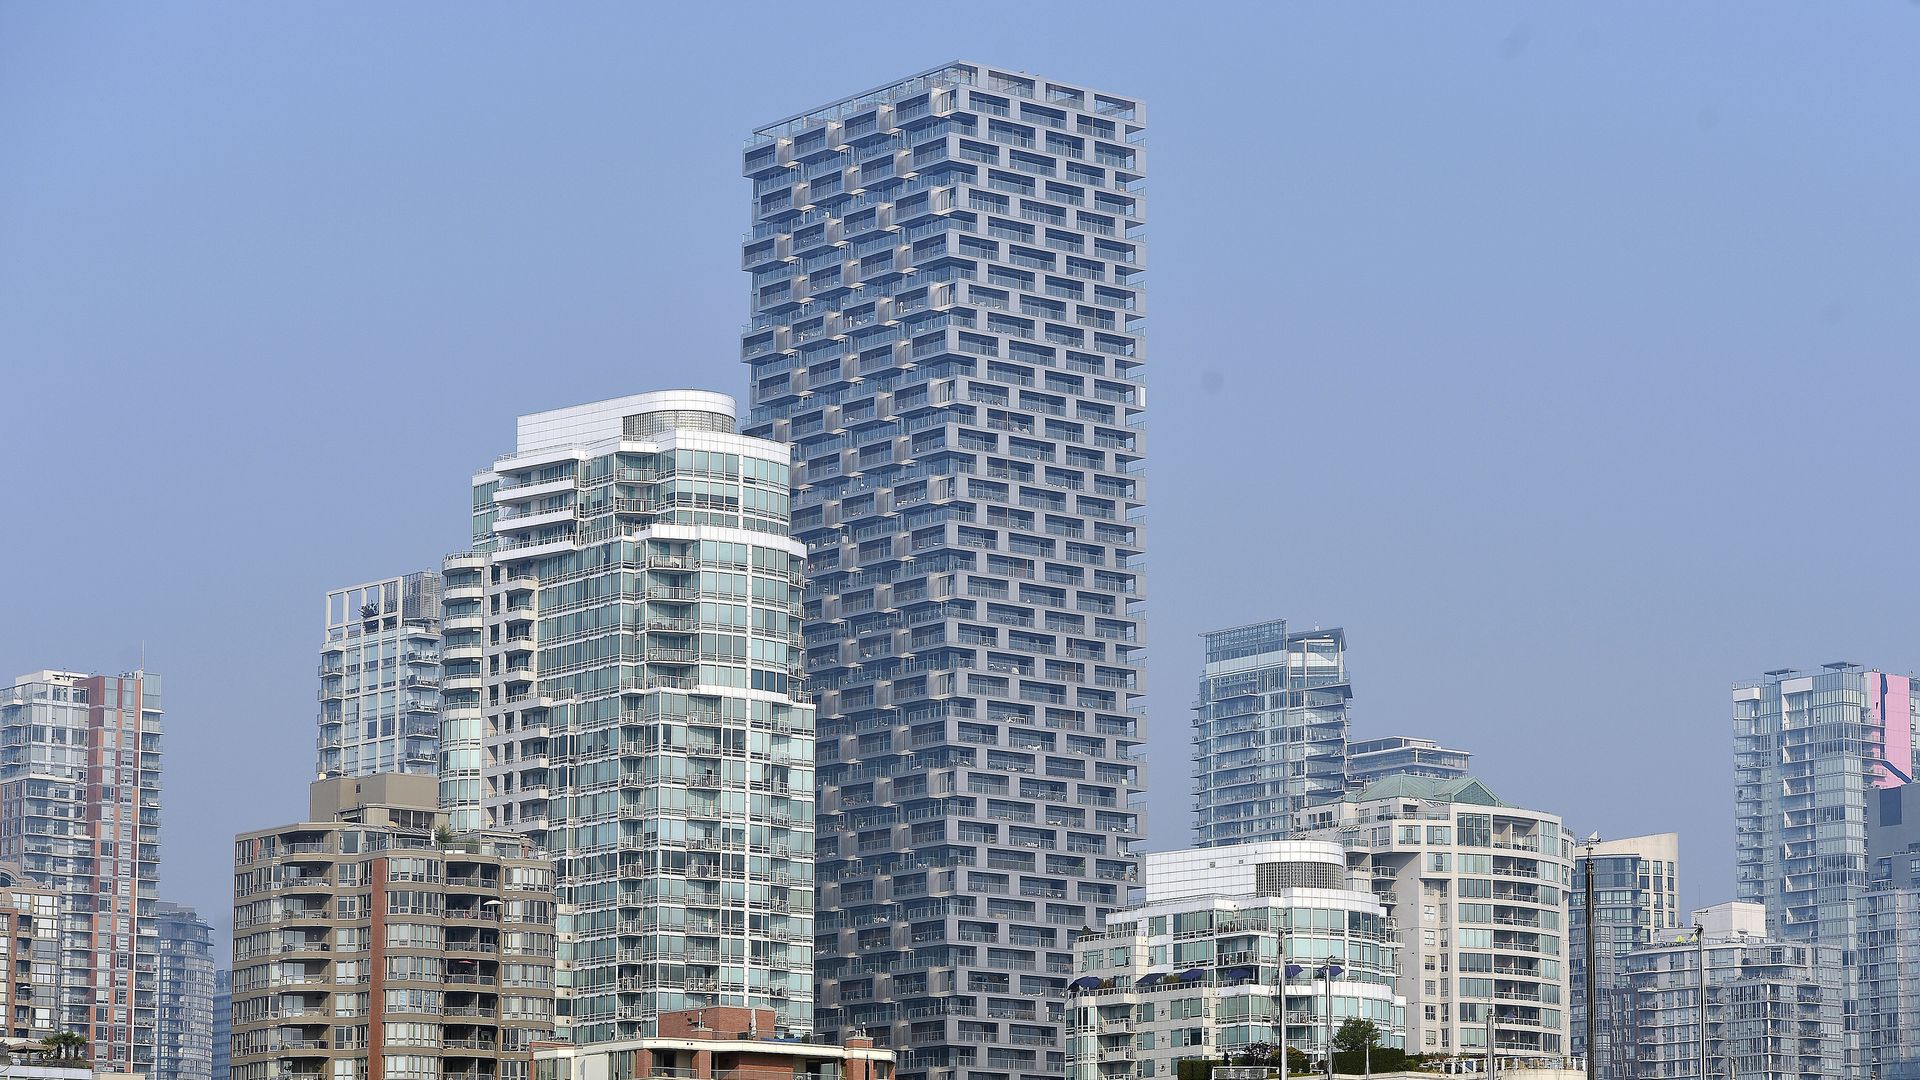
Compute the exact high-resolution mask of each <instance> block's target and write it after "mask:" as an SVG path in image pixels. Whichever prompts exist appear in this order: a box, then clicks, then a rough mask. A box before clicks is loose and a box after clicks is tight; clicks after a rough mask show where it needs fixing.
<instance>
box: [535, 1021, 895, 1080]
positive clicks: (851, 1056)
mask: <svg viewBox="0 0 1920 1080" xmlns="http://www.w3.org/2000/svg"><path fill="white" fill-rule="evenodd" d="M778 1024H779V1014H777V1013H775V1012H774V1011H773V1010H772V1009H748V1008H741V1007H734V1006H717V1007H714V1008H710V1009H689V1010H686V1011H684V1012H667V1013H661V1014H660V1017H659V1020H658V1025H659V1034H657V1035H650V1036H647V1037H645V1038H640V1039H622V1040H619V1041H616V1042H603V1043H594V1044H592V1045H589V1046H574V1045H563V1044H552V1045H547V1046H541V1047H538V1048H536V1049H535V1051H534V1077H535V1080H649V1078H653V1077H672V1078H674V1080H891V1078H892V1076H893V1064H894V1059H893V1051H891V1050H881V1049H876V1048H875V1047H874V1045H873V1040H872V1039H870V1038H867V1037H865V1036H856V1037H852V1038H849V1039H847V1041H846V1043H845V1044H844V1045H837V1046H836V1045H833V1044H831V1043H812V1042H803V1041H801V1040H800V1039H798V1038H796V1037H794V1036H793V1035H792V1034H791V1033H789V1032H788V1031H786V1029H784V1028H781V1027H779V1026H777V1025H778Z"/></svg>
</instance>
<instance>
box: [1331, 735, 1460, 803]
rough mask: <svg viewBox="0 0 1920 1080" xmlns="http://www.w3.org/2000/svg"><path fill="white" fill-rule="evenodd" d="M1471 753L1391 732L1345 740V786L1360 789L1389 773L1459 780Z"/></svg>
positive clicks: (1384, 777)
mask: <svg viewBox="0 0 1920 1080" xmlns="http://www.w3.org/2000/svg"><path fill="white" fill-rule="evenodd" d="M1472 760H1473V755H1472V754H1469V753H1468V752H1467V751H1465V750H1449V749H1447V748H1446V747H1444V746H1441V745H1440V744H1439V743H1437V742H1434V741H1433V740H1432V739H1414V738H1408V737H1406V736H1404V735H1394V736H1390V737H1388V738H1385V739H1364V740H1359V741H1355V742H1350V743H1348V744H1347V790H1349V791H1359V790H1360V789H1361V788H1363V787H1366V786H1367V785H1368V784H1371V783H1373V782H1374V781H1375V780H1385V779H1386V778H1387V777H1389V776H1426V777H1431V778H1432V779H1435V780H1459V779H1461V778H1462V777H1465V776H1466V775H1467V773H1468V771H1469V770H1468V766H1469V764H1470V763H1471V762H1472Z"/></svg>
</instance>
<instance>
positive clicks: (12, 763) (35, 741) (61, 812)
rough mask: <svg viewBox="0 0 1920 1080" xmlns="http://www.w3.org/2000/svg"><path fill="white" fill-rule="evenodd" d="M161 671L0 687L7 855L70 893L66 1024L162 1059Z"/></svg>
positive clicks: (110, 1046)
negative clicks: (158, 1053)
mask: <svg viewBox="0 0 1920 1080" xmlns="http://www.w3.org/2000/svg"><path fill="white" fill-rule="evenodd" d="M160 736H161V694H160V676H158V675H155V674H153V673H151V672H133V673H131V674H126V675H84V674H80V673H77V672H71V671H41V672H35V673H33V674H29V675H24V676H21V677H20V678H19V679H18V680H17V681H16V682H15V683H14V685H13V686H12V687H11V688H9V689H8V690H6V691H5V692H4V696H0V860H4V861H6V862H12V863H18V864H19V865H20V866H21V868H22V869H23V870H24V871H25V872H26V874H27V876H28V877H29V878H31V879H33V881H35V882H36V883H37V884H39V885H41V886H43V887H45V888H47V889H51V890H52V891H53V892H54V893H56V894H58V896H59V898H60V921H61V941H60V956H61V961H60V971H59V976H58V981H57V983H56V984H55V985H53V986H50V987H48V988H47V993H48V995H49V997H50V999H51V1000H53V1001H55V1002H56V1003H57V1004H56V1008H57V1010H58V1012H57V1015H56V1017H55V1024H56V1026H57V1027H60V1028H64V1029H67V1030H70V1031H76V1032H80V1033H83V1034H85V1035H86V1036H87V1040H88V1054H89V1056H90V1058H91V1059H92V1061H93V1062H94V1064H95V1065H97V1066H99V1067H101V1068H103V1069H109V1070H112V1071H115V1072H151V1071H152V1069H153V1066H154V1024H155V1011H154V1010H155V997H154V992H155V986H154V979H155V957H154V947H153V943H154V929H153V905H154V903H155V896H154V894H155V892H156V891H157V890H158V888H159V877H160Z"/></svg>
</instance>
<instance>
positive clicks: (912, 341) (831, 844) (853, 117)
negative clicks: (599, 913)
mask: <svg viewBox="0 0 1920 1080" xmlns="http://www.w3.org/2000/svg"><path fill="white" fill-rule="evenodd" d="M1143 123H1144V114H1143V112H1142V110H1141V107H1140V104H1139V103H1138V102H1137V101H1134V100H1132V99H1129V98H1124V97H1118V96H1115V95H1112V94H1106V93H1100V92H1097V91H1093V90H1089V89H1086V88H1084V87H1080V86H1073V85H1068V84H1065V83H1060V82H1055V81H1052V80H1049V79H1043V78H1038V77H1035V76H1032V75H1023V74H1017V73H1013V72H1008V71H1002V70H996V69H994V68H990V67H985V66H981V65H977V64H968V63H952V64H948V65H945V66H943V67H939V68H935V69H933V70H931V71H927V72H924V73H922V74H919V75H915V76H913V77H911V78H907V79H904V80H902V81H900V82H897V83H893V84H891V85H888V86H883V87H880V88H878V89H876V90H872V91H869V92H867V93H864V94H859V95H856V96H854V97H850V98H846V99H844V100H841V101H836V102H831V103H829V104H826V105H822V106H820V107H818V108H814V109H810V110H808V111H806V112H804V113H802V114H800V115H797V116H794V117H791V118H789V119H786V120H782V121H779V122H777V123H774V124H770V125H768V126H766V127H764V128H761V129H760V130H758V131H756V132H754V133H753V135H752V137H751V138H750V139H749V141H748V146H747V149H746V151H745V160H744V169H745V173H746V176H747V177H748V179H750V180H751V181H752V185H753V202H752V211H753V212H752V218H753V223H752V231H751V232H750V233H749V235H748V237H747V239H746V242H745V247H744V252H743V254H744V268H745V269H746V270H747V272H748V273H750V274H751V275H752V278H753V284H752V292H751V304H752V309H753V315H752V322H751V323H750V324H749V326H748V327H747V329H746V331H745V333H744V336H743V338H742V342H741V347H742V356H743V358H744V360H745V362H746V363H747V364H748V366H749V368H750V369H751V379H752V402H753V411H752V414H751V416H750V417H749V420H748V424H747V427H746V430H747V431H749V432H750V433H752V434H755V435H760V436H763V437H767V438H774V439H782V440H787V441H789V442H792V443H793V444H794V447H795V450H794V454H795V463H796V468H795V471H794V503H793V531H794V536H795V537H796V538H798V539H801V540H803V541H804V542H805V544H806V550H807V572H808V576H809V584H808V587H807V591H806V597H805V607H804V618H805V642H806V667H807V674H808V687H809V689H810V690H811V691H812V692H813V693H815V694H816V695H817V697H818V708H819V717H820V732H819V781H820V808H819V809H820V817H819V822H818V832H819V882H820V913H821V914H820V917H819V919H818V923H817V926H816V942H817V944H816V953H817V959H816V987H817V995H818V1014H817V1019H816V1026H817V1028H818V1029H819V1030H820V1031H821V1032H823V1033H825V1034H828V1035H830V1036H832V1037H833V1038H835V1039H838V1038H841V1037H843V1036H845V1035H847V1034H850V1033H852V1032H854V1031H856V1030H859V1031H865V1032H867V1033H868V1034H870V1035H872V1036H873V1037H874V1038H875V1040H876V1041H877V1042H880V1043H881V1044H883V1045H888V1046H892V1047H894V1048H895V1049H897V1050H899V1051H900V1052H901V1057H900V1064H899V1072H900V1076H901V1077H902V1078H903V1080H952V1078H955V1077H961V1076H964V1075H965V1071H966V1070H979V1069H988V1070H992V1071H994V1072H997V1073H1001V1074H1005V1075H1008V1076H1010V1077H1023V1076H1059V1075H1062V1074H1063V1073H1064V1071H1065V1058H1064V1053H1063V1050H1062V1046H1063V1041H1062V1039H1063V1033H1064V1031H1063V1029H1064V1001H1065V990H1066V984H1067V982H1068V981H1069V980H1070V979H1071V978H1072V977H1073V975H1072V966H1073V954H1072V945H1073V939H1074V937H1075V935H1076V934H1078V932H1079V931H1080V930H1081V928H1083V927H1097V926H1099V925H1100V924H1101V919H1102V917H1103V916H1104V915H1105V914H1106V913H1107V912H1109V911H1111V910H1113V909H1115V908H1117V907H1119V906H1120V905H1121V904H1122V903H1124V902H1125V900H1126V889H1127V885H1128V883H1129V882H1131V881H1132V880H1134V877H1135V869H1136V862H1137V859H1136V857H1135V855H1134V851H1133V848H1134V845H1135V844H1136V843H1137V842H1138V841H1139V840H1140V839H1141V835H1142V833H1141V825H1140V817H1139V813H1138V812H1137V811H1136V810H1135V809H1134V807H1133V801H1134V797H1135V796H1136V794H1137V793H1138V792H1139V790H1140V786H1141V775H1140V773H1141V765H1140V758H1141V756H1142V755H1141V751H1140V747H1141V745H1142V744H1141V731H1140V708H1139V706H1138V704H1137V702H1138V700H1139V696H1140V692H1141V680H1140V675H1141V666H1142V661H1143V655H1142V649H1143V647H1144V639H1143V636H1142V634H1141V616H1140V611H1139V604H1140V602H1141V600H1142V598H1143V596H1144V592H1143V589H1142V573H1141V569H1142V568H1141V565H1140V559H1141V556H1142V552H1143V545H1142V536H1141V532H1142V529H1141V525H1140V516H1141V508H1142V505H1143V496H1142V491H1141V461H1142V456H1141V455H1142V449H1143V447H1142V437H1141V436H1142V431H1141V416H1142V410H1143V408H1144V405H1145V398H1144V395H1143V391H1142V387H1141V382H1140V379H1141V373H1142V370H1143V357H1142V347H1141V340H1140V335H1141V329H1142V328H1141V325H1140V320H1141V319H1142V318H1143V317H1144V313H1145V310H1146V309H1145V302H1144V295H1143V293H1142V290H1141V287H1140V276H1141V273H1142V265H1143V263H1142V246H1141V243H1140V240H1139V232H1140V229H1141V225H1142V222H1143V220H1144V214H1143V207H1142V200H1141V197H1140V194H1139V192H1140V188H1141V185H1142V183H1143V182H1144V179H1145V175H1144V172H1143V168H1142V160H1141V159H1142V150H1141V143H1142V141H1143V135H1144V126H1143ZM957 1070H958V1071H957Z"/></svg>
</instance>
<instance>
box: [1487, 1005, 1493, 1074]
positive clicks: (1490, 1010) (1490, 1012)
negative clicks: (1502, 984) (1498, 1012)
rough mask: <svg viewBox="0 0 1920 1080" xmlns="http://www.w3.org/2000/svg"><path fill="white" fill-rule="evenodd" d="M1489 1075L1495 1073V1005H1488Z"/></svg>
mask: <svg viewBox="0 0 1920 1080" xmlns="http://www.w3.org/2000/svg"><path fill="white" fill-rule="evenodd" d="M1487 1075H1488V1076H1492V1075H1493V1006H1491V1005H1489V1006H1487Z"/></svg>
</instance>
